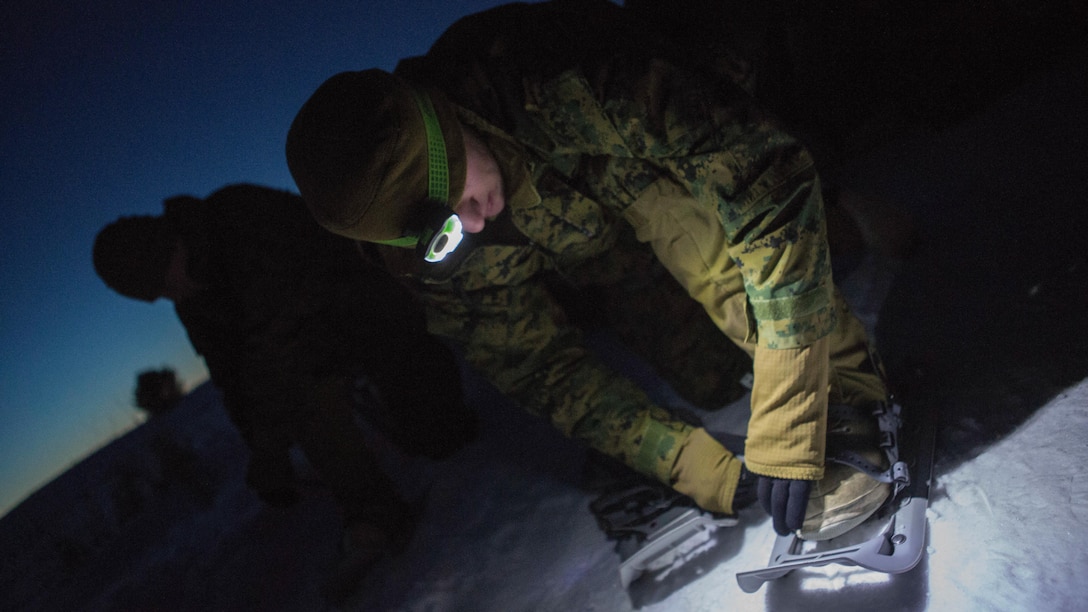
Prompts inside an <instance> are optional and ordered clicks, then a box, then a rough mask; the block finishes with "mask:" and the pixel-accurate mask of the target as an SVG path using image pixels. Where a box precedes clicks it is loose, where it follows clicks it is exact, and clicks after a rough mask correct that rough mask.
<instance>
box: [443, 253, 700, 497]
mask: <svg viewBox="0 0 1088 612" xmlns="http://www.w3.org/2000/svg"><path fill="white" fill-rule="evenodd" d="M488 255H489V249H488V248H483V249H480V250H479V251H478V252H476V253H473V257H476V256H481V257H486V256H488ZM423 298H424V301H425V304H426V307H427V315H428V324H429V327H430V330H431V332H432V333H435V334H438V335H440V336H444V337H447V338H450V339H452V340H453V341H455V342H456V343H458V344H460V345H461V346H463V347H464V351H465V358H466V360H467V361H468V362H469V363H470V364H471V365H472V366H473V367H474V368H476V369H477V370H478V371H479V372H480V373H481V374H483V375H484V376H485V377H486V378H488V379H489V380H490V381H491V382H492V383H493V384H495V385H496V387H497V388H498V389H499V391H501V392H502V393H503V394H504V395H506V396H507V397H509V398H511V399H512V400H513V401H514V402H515V403H517V404H519V405H520V406H521V407H523V408H524V409H526V410H527V411H529V412H530V413H533V414H536V415H539V416H542V417H544V418H547V419H548V420H550V421H551V423H552V424H553V425H554V426H555V427H556V428H557V429H559V430H560V431H561V432H562V433H563V434H564V435H566V436H568V437H572V438H575V439H578V440H581V441H583V442H585V443H587V444H588V445H589V446H591V447H592V448H595V449H597V450H599V451H601V452H603V453H604V454H606V455H609V456H612V457H615V458H617V459H619V460H621V461H623V462H624V463H626V464H627V465H629V466H631V467H632V468H634V469H636V470H638V471H640V472H642V473H644V474H647V475H649V476H652V477H655V478H657V479H659V480H660V481H662V482H665V483H669V480H670V472H671V469H672V466H673V464H674V463H675V460H676V455H677V453H678V451H679V450H680V443H681V442H682V441H683V440H685V439H686V438H687V436H688V434H689V433H690V431H691V427H690V426H689V425H687V424H684V423H682V422H680V421H676V420H674V419H672V417H671V416H670V415H669V414H668V413H667V412H666V411H665V410H663V409H661V408H660V407H658V406H655V405H654V404H653V402H651V400H650V399H649V398H648V397H647V396H646V395H645V393H643V392H642V391H641V390H640V389H639V388H638V387H637V386H636V385H635V384H634V383H633V382H631V381H630V380H628V379H626V378H624V377H622V376H620V375H618V374H617V373H615V372H614V371H612V370H610V369H609V368H607V367H606V366H605V365H604V364H603V363H601V362H600V361H599V360H598V359H597V358H596V357H595V356H593V355H591V354H590V353H589V352H588V351H587V350H586V348H585V347H584V345H583V342H582V336H581V333H580V331H579V330H578V329H576V328H574V327H573V326H571V325H568V324H567V323H566V321H565V317H564V315H563V313H562V312H561V310H560V309H559V307H558V305H557V304H556V302H555V301H554V299H553V298H552V296H551V295H550V294H549V293H548V291H547V290H546V288H545V287H544V286H543V285H542V284H541V283H538V282H534V281H532V280H529V281H525V282H521V283H517V284H509V285H490V286H484V287H478V288H475V289H471V290H466V289H465V288H464V287H463V286H462V287H457V286H456V284H455V283H444V284H441V285H429V286H427V287H426V289H425V291H424V294H423Z"/></svg>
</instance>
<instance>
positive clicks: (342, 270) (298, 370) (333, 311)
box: [94, 185, 476, 569]
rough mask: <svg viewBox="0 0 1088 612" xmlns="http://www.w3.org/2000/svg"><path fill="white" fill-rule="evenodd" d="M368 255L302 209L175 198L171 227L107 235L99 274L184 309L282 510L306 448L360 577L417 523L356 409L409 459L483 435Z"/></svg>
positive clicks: (416, 320) (121, 223)
mask: <svg viewBox="0 0 1088 612" xmlns="http://www.w3.org/2000/svg"><path fill="white" fill-rule="evenodd" d="M370 248H371V247H368V246H364V245H360V244H356V243H355V242H353V241H351V240H348V239H346V238H342V237H339V236H336V235H334V234H331V233H329V232H327V231H325V230H324V229H322V228H321V227H319V226H318V225H317V224H316V223H315V222H314V221H313V219H312V217H311V216H310V214H309V212H308V211H307V209H306V207H305V206H304V205H303V203H302V200H301V198H299V197H298V196H297V195H294V194H290V193H288V192H284V191H278V190H273V189H268V188H263V187H258V186H252V185H231V186H228V187H225V188H223V189H220V190H218V191H216V192H215V193H213V194H211V195H210V196H209V197H207V198H206V199H203V200H201V199H197V198H194V197H189V196H179V197H173V198H169V199H167V200H166V201H165V210H164V214H162V215H161V216H134V217H122V218H120V219H118V220H117V221H115V222H113V223H111V224H109V225H107V226H106V227H105V228H104V229H102V231H101V232H100V233H99V234H98V237H97V239H96V241H95V245H94V265H95V270H96V271H97V272H98V274H99V276H100V277H101V278H102V279H103V280H104V281H105V282H106V284H107V285H109V286H110V287H111V288H113V289H114V290H116V291H117V292H118V293H120V294H122V295H125V296H128V297H131V298H135V299H139V300H144V301H148V302H152V301H154V300H156V299H158V298H160V297H163V298H166V299H169V300H171V301H173V302H174V307H175V310H176V312H177V315H178V318H179V319H180V320H181V322H182V324H183V325H184V326H185V329H186V331H187V332H188V335H189V339H190V341H191V342H192V345H193V347H194V348H195V349H196V352H197V353H199V354H200V355H201V356H203V358H204V360H205V362H206V364H207V366H208V370H209V372H210V373H211V377H212V380H213V382H214V383H215V384H216V386H217V387H219V388H220V389H221V390H222V392H223V399H224V403H225V405H226V408H227V411H228V412H229V414H230V417H231V419H232V421H233V422H234V424H235V425H236V426H237V428H238V430H239V431H240V432H241V434H242V437H243V438H244V440H245V442H246V444H247V445H248V447H249V450H250V461H249V465H248V468H247V475H246V482H247V483H248V484H249V486H250V487H252V488H253V489H254V490H255V491H256V492H257V493H258V495H260V497H261V499H262V500H264V501H265V502H267V503H268V504H270V505H273V506H283V505H289V504H291V503H293V502H294V501H295V499H296V498H297V495H298V494H297V492H296V490H295V487H294V471H293V469H292V464H291V461H290V455H289V449H290V447H291V446H292V445H294V444H297V445H298V446H299V447H301V449H302V450H303V452H304V454H305V456H306V458H307V459H308V461H309V462H310V463H311V464H312V465H313V467H314V468H315V469H316V471H317V472H318V474H319V475H320V477H321V478H322V479H323V480H324V482H325V483H326V484H327V485H328V486H329V488H330V489H331V490H332V493H333V495H334V496H335V498H336V500H337V502H338V504H339V506H340V508H341V510H342V513H343V521H344V526H345V544H346V545H347V546H348V548H349V552H350V553H351V554H349V555H348V560H349V561H350V563H351V564H353V565H354V566H356V569H358V568H360V567H362V566H365V565H366V564H368V563H369V562H370V561H372V560H374V559H375V558H377V557H379V556H380V555H382V554H383V553H387V552H390V551H396V550H397V549H398V548H399V547H401V546H402V545H403V544H404V543H405V542H406V539H407V536H408V535H409V534H410V533H411V524H410V517H409V514H410V513H409V511H408V508H406V506H405V502H404V500H402V499H401V497H400V496H399V495H398V494H397V492H396V490H395V489H394V486H393V483H392V482H391V480H390V479H389V478H388V477H387V475H385V474H384V473H383V472H382V471H381V470H380V469H379V467H378V465H377V463H376V460H375V457H374V456H373V455H372V453H371V452H370V451H369V450H368V449H367V445H366V443H365V440H364V433H363V431H362V429H360V427H359V426H358V425H357V424H356V422H355V421H354V416H355V415H354V414H353V406H354V404H355V402H353V394H354V395H357V394H359V393H362V394H363V395H368V393H369V392H368V389H376V393H374V394H372V395H370V396H369V397H368V400H367V401H366V402H364V403H365V404H367V405H369V407H370V414H369V416H370V417H371V418H373V419H374V421H375V422H376V423H378V424H380V427H381V429H382V430H383V431H384V432H385V433H386V434H387V435H388V436H389V437H390V438H392V439H393V441H394V442H396V443H397V444H398V445H399V446H400V447H401V448H402V449H404V450H405V451H407V452H410V453H413V454H425V455H428V456H431V457H436V458H439V457H445V456H447V455H450V454H451V453H453V452H454V451H456V450H457V449H458V448H460V447H461V446H462V445H463V444H465V443H466V441H468V440H470V439H471V438H472V437H473V436H474V435H475V427H476V421H475V416H474V414H472V413H470V412H469V411H468V410H467V409H466V407H465V406H464V404H463V399H462V394H461V380H460V371H459V368H458V366H457V363H456V362H455V359H454V356H453V354H452V352H451V351H450V350H449V348H448V347H446V346H445V345H444V344H443V343H442V342H440V341H438V340H437V339H436V338H434V337H433V336H431V335H429V334H428V333H427V332H426V327H425V322H424V319H423V312H422V309H421V308H420V307H419V306H418V305H417V304H416V303H415V301H414V300H413V298H412V296H411V295H410V294H409V293H408V292H407V291H406V290H405V289H404V288H403V287H402V286H401V285H400V284H398V282H397V281H395V280H394V279H393V278H392V277H391V276H390V275H389V274H388V273H387V272H386V271H385V270H384V269H382V268H381V267H379V266H375V265H373V264H372V263H371V261H370V260H369V249H370Z"/></svg>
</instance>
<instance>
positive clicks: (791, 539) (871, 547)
mask: <svg viewBox="0 0 1088 612" xmlns="http://www.w3.org/2000/svg"><path fill="white" fill-rule="evenodd" d="M876 416H877V418H878V421H879V422H880V426H881V429H882V431H885V439H886V440H891V441H892V444H891V445H890V446H888V447H887V448H885V452H886V454H887V455H888V458H889V460H890V463H891V465H892V467H891V468H890V469H889V470H888V471H887V472H886V473H885V474H884V475H883V476H884V477H887V478H890V479H891V480H890V482H892V483H893V485H894V486H895V489H894V493H893V495H892V496H891V497H890V498H889V499H888V501H887V502H886V503H885V504H884V506H882V507H881V508H880V509H879V510H878V511H877V512H876V513H875V514H874V515H873V516H872V517H870V518H869V519H868V520H867V521H866V522H865V523H863V524H862V525H859V526H858V527H856V528H854V529H853V530H851V531H850V532H847V533H846V534H844V535H842V536H840V537H838V538H834V539H831V540H826V541H823V542H806V541H805V540H802V539H801V538H800V537H798V536H796V535H793V534H790V535H785V536H778V537H777V539H776V541H775V544H774V548H773V549H772V551H771V557H770V561H769V562H768V564H767V567H764V568H760V569H756V570H751V571H746V572H739V573H737V583H738V584H739V585H740V588H741V589H742V590H744V591H745V592H747V593H754V592H755V591H757V590H759V588H760V587H761V586H763V583H764V582H767V581H768V580H775V579H777V578H781V577H782V576H785V575H786V574H789V573H790V572H792V571H794V570H797V569H802V568H806V567H818V566H824V565H830V564H839V565H848V566H858V567H862V568H865V569H868V570H872V571H875V572H882V573H886V574H901V573H905V572H908V571H910V570H911V569H913V568H914V567H915V566H916V565H917V564H918V562H919V561H921V559H922V554H923V553H924V550H925V539H926V508H927V507H928V505H929V485H930V479H931V477H932V469H933V449H934V435H935V428H934V426H933V423H932V420H931V419H930V418H929V417H928V416H927V415H924V414H922V413H920V412H919V414H917V415H916V417H915V418H914V419H913V420H911V419H907V423H906V425H907V426H906V427H902V428H901V427H900V423H901V422H902V421H901V419H900V408H899V406H898V405H895V404H889V405H888V406H887V407H886V408H884V409H883V411H882V412H881V413H880V414H877V415H876ZM901 451H906V452H905V453H903V456H900V455H901Z"/></svg>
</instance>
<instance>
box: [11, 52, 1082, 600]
mask: <svg viewBox="0 0 1088 612" xmlns="http://www.w3.org/2000/svg"><path fill="white" fill-rule="evenodd" d="M1085 85H1086V80H1085V75H1084V74H1083V72H1060V71H1059V72H1051V73H1047V74H1044V75H1041V76H1039V77H1037V78H1035V79H1033V80H1031V81H1030V82H1028V83H1026V84H1025V85H1024V86H1023V87H1021V88H1019V89H1018V90H1016V91H1015V92H1013V93H1012V94H1010V95H1008V96H1007V97H1005V98H1004V99H1002V100H1000V102H999V103H998V104H996V105H994V106H992V107H990V108H989V109H988V110H987V111H986V112H984V113H981V114H979V115H976V116H975V117H973V118H971V119H969V120H968V121H966V122H964V123H963V124H961V125H959V126H956V127H954V128H952V129H949V130H946V131H944V132H940V133H926V134H916V135H913V136H912V137H910V138H906V139H903V140H899V141H896V142H893V143H890V144H889V145H887V146H886V147H884V148H882V149H881V150H879V151H876V152H875V153H874V154H872V155H871V156H868V157H867V158H865V159H863V160H859V161H858V163H857V165H856V167H855V168H854V169H853V170H854V174H853V177H854V179H853V180H855V181H856V184H857V185H859V186H864V187H866V188H868V189H870V190H872V191H873V192H876V193H880V194H882V195H884V196H886V197H889V198H892V199H895V200H896V201H899V202H902V203H903V205H904V206H907V207H908V208H909V209H910V211H911V212H912V214H913V215H914V216H915V219H916V220H917V221H918V222H919V226H920V230H921V233H922V235H923V237H924V238H925V240H924V241H923V242H922V244H921V245H920V247H919V250H918V252H917V253H915V254H914V256H912V257H911V258H909V259H907V260H904V261H899V262H890V261H886V260H882V259H881V258H879V257H876V256H870V257H868V258H866V259H865V260H862V261H860V262H857V265H855V266H853V268H852V270H851V272H850V274H849V275H848V276H845V277H844V278H841V279H840V280H841V281H842V282H841V284H842V286H843V288H844V292H845V293H846V295H847V297H848V299H850V300H851V303H852V304H853V305H854V307H855V309H857V310H858V311H859V314H860V315H861V316H862V319H863V320H864V321H865V322H866V323H867V324H868V325H869V326H870V327H871V328H872V329H873V331H874V333H875V334H876V337H877V338H878V340H879V342H880V346H881V350H882V352H883V353H884V357H885V359H886V360H887V362H888V365H889V368H891V369H892V371H893V372H896V373H898V374H899V375H900V378H901V380H902V382H903V386H904V388H903V392H904V395H905V397H908V398H910V401H912V402H916V403H917V404H921V403H926V404H928V405H930V406H932V407H933V408H934V409H936V410H937V411H938V414H939V415H940V420H941V429H940V433H939V438H938V449H937V457H938V461H937V466H936V477H935V480H934V482H933V488H932V499H931V503H930V510H929V512H928V516H929V528H930V532H929V539H928V546H927V550H926V553H927V554H926V555H925V557H924V558H923V560H922V562H921V563H920V564H919V566H918V567H916V568H915V569H914V570H912V571H911V572H908V573H906V574H902V575H897V576H887V575H883V574H876V573H873V572H868V571H865V570H861V569H858V568H852V567H842V566H827V567H823V568H816V569H812V570H805V571H798V572H794V573H793V574H791V575H789V576H786V577H784V578H782V579H779V580H777V581H774V582H771V583H768V584H766V585H764V586H763V587H762V588H761V589H760V590H759V591H757V592H756V593H752V594H748V593H744V592H743V591H741V590H740V589H739V587H738V586H737V583H736V579H735V574H736V573H737V572H738V571H744V570H748V569H754V568H758V567H761V566H763V565H765V564H766V561H767V557H768V555H769V552H770V549H771V545H772V541H773V534H772V532H771V529H770V527H769V525H768V521H767V518H766V517H765V516H764V515H763V514H762V512H761V511H759V510H756V509H751V508H750V509H747V510H745V511H743V512H742V513H741V520H740V523H739V524H738V525H737V526H736V527H732V528H725V529H721V530H718V531H717V532H715V533H714V535H713V537H714V539H715V540H716V542H715V543H714V545H713V546H712V547H710V548H709V550H707V551H705V552H704V553H703V554H701V555H699V556H696V557H694V558H692V559H691V560H689V561H688V562H687V563H685V564H683V565H682V566H681V567H679V568H677V569H676V570H674V571H672V572H671V573H668V574H667V575H666V576H664V577H658V578H660V579H655V577H654V576H647V577H645V578H644V579H643V580H640V581H638V582H636V583H634V584H633V585H631V586H630V587H629V588H628V589H624V588H622V586H621V585H620V579H619V572H618V564H619V558H618V556H617V555H616V552H615V551H614V547H613V543H612V542H610V541H609V540H607V539H606V537H605V536H604V534H603V533H602V532H601V530H600V529H599V528H598V527H597V525H596V523H595V520H594V519H593V517H592V516H591V515H590V513H589V511H588V509H587V506H588V504H589V502H590V500H591V499H592V497H593V493H592V491H591V490H590V488H589V487H588V486H587V485H586V482H587V479H588V478H589V477H590V476H592V475H593V474H594V471H593V466H594V463H593V462H592V461H588V460H587V458H588V454H587V453H586V452H585V451H584V450H583V449H582V448H580V447H579V446H578V445H576V444H574V443H572V442H570V441H568V440H565V439H563V438H562V437H561V436H560V435H559V434H558V433H556V432H555V431H553V430H552V429H551V428H550V427H548V426H547V425H546V424H544V423H542V422H540V421H538V420H535V419H533V418H531V417H529V416H527V415H525V414H523V413H521V412H519V411H517V410H516V409H512V408H511V407H510V406H509V405H507V404H506V402H504V401H503V400H502V398H501V397H499V396H498V395H497V394H496V393H495V392H494V391H493V390H492V389H490V387H488V386H487V385H486V384H484V383H482V382H481V381H480V380H479V379H477V378H475V377H472V376H471V375H469V374H467V373H466V380H467V382H468V386H467V392H468V394H469V401H470V402H471V403H472V404H473V405H475V406H477V407H478V408H479V410H480V413H481V418H482V420H483V424H484V427H483V430H482V432H481V435H480V438H479V439H478V440H476V441H475V442H474V443H473V444H472V445H470V446H469V447H467V448H465V449H463V450H462V451H460V452H459V453H458V454H457V455H456V456H454V457H453V458H452V459H450V460H447V461H444V462H437V463H436V462H431V461H427V460H424V459H416V458H410V457H405V456H403V455H401V454H399V452H398V451H397V450H396V449H394V448H392V447H391V446H390V445H388V444H387V443H386V442H385V441H384V440H383V439H382V438H381V436H379V435H378V434H375V433H373V432H372V434H371V441H372V443H373V445H374V446H375V448H377V449H378V450H379V452H380V456H381V458H382V461H383V463H384V464H385V465H386V466H387V468H388V469H389V471H390V473H391V474H393V475H394V477H395V479H396V481H397V483H398V485H399V486H400V487H401V489H402V491H403V493H404V494H405V496H406V497H407V498H409V499H411V500H413V501H414V503H416V504H417V505H418V509H419V512H420V515H419V521H418V525H417V528H416V531H415V534H414V537H413V538H412V540H411V542H410V544H409V546H408V548H407V550H406V551H405V552H404V553H403V554H402V555H400V556H398V557H395V558H392V559H388V560H386V561H384V562H383V563H382V564H380V565H379V566H378V567H376V568H375V569H374V571H372V572H371V573H370V574H369V575H368V577H367V578H366V580H365V581H364V583H363V585H362V587H361V589H360V591H359V593H358V594H357V595H356V596H355V597H354V598H353V599H352V600H350V601H349V602H348V604H347V605H346V606H345V609H350V610H398V611H405V612H417V611H418V612H424V611H461V610H466V611H467V610H472V611H503V612H508V611H520V610H534V611H551V610H554V611H557V612H558V611H563V612H567V611H571V610H586V611H591V610H595V611H602V612H620V611H626V610H646V611H665V610H668V611H710V610H723V609H728V610H738V611H746V610H775V611H781V610H800V609H804V610H813V609H814V610H873V609H880V610H934V611H937V610H942V611H943V610H1003V611H1017V610H1075V609H1084V607H1085V605H1084V603H1083V601H1082V595H1083V594H1084V593H1085V587H1084V585H1085V584H1088V552H1086V550H1088V547H1085V546H1084V545H1085V544H1086V541H1085V538H1084V535H1083V534H1084V533H1085V528H1086V526H1088V484H1086V481H1088V473H1086V472H1088V468H1086V467H1085V466H1088V378H1086V377H1088V348H1086V346H1085V343H1084V338H1085V337H1088V336H1086V332H1088V316H1086V314H1085V307H1086V306H1088V280H1086V276H1088V275H1086V262H1088V260H1086V256H1085V255H1084V254H1083V251H1082V246H1081V244H1080V242H1081V241H1082V240H1083V236H1084V230H1085V225H1084V223H1085V222H1084V220H1083V215H1082V214H1078V212H1077V211H1078V210H1079V209H1082V208H1083V202H1084V199H1083V198H1084V196H1083V194H1084V193H1086V189H1085V188H1086V187H1088V176H1086V174H1088V173H1085V172H1084V171H1083V168H1082V164H1083V162H1084V159H1085V157H1084V150H1085V147H1084V145H1085V142H1088V138H1086V129H1085V128H1086V124H1088V122H1086V121H1085V118H1086V116H1085V113H1086V111H1085V110H1084V109H1083V108H1080V107H1079V106H1077V107H1071V106H1070V104H1069V102H1070V101H1075V100H1083V99H1085V95H1084V94H1085ZM593 341H594V346H595V347H597V348H599V349H600V351H601V353H602V354H603V355H604V356H605V357H606V358H608V359H612V360H614V362H615V363H616V364H617V365H618V366H619V367H623V368H624V369H626V370H628V371H629V372H630V373H631V374H632V375H633V376H635V377H636V378H638V379H639V380H643V381H645V382H646V383H647V385H648V386H649V388H650V390H651V392H652V393H653V394H655V396H656V397H657V398H658V399H659V400H660V401H661V402H663V403H666V404H668V405H672V406H679V405H681V402H680V400H679V399H678V398H677V397H676V396H675V394H673V393H672V392H671V390H669V389H668V388H667V387H664V386H662V385H660V384H659V383H656V382H654V379H653V378H652V376H651V374H650V373H648V372H647V371H646V369H645V367H644V366H642V365H641V363H640V362H638V361H637V360H632V359H631V358H630V357H629V356H627V355H624V354H622V353H621V352H619V351H618V350H617V348H616V347H615V345H614V344H612V343H611V342H610V340H609V338H608V337H604V336H596V337H594V338H593ZM908 408H909V405H908ZM222 412H223V411H222V410H221V409H220V405H219V397H218V394H217V392H216V390H215V389H214V388H211V387H210V386H204V387H201V388H199V389H197V390H196V391H194V392H193V393H192V394H190V396H189V397H187V398H186V400H185V402H184V404H183V405H182V407H180V408H179V409H178V410H177V411H175V412H174V413H172V414H171V415H169V416H167V417H165V418H163V419H156V420H153V421H152V422H150V423H149V424H147V425H145V426H143V427H140V428H138V429H137V430H135V431H133V432H132V433H130V434H129V435H127V436H125V437H124V438H122V439H120V440H118V441H117V442H115V443H114V444H112V445H110V446H109V447H107V448H106V449H104V450H103V451H101V452H100V453H98V454H96V455H94V456H92V457H91V458H89V459H88V460H87V461H85V462H84V463H83V464H80V465H78V466H75V467H74V468H73V469H72V470H70V471H69V472H68V473H67V474H65V475H63V476H61V477H60V478H58V480H56V481H55V482H54V483H52V484H50V485H49V486H47V487H46V488H44V489H43V490H42V491H40V492H38V493H37V494H35V495H34V496H31V498H30V499H28V500H27V502H25V503H24V504H22V505H21V506H20V507H18V508H16V509H15V510H13V511H12V512H11V513H9V514H8V515H7V516H5V517H3V519H0V550H3V551H4V554H3V555H0V609H12V610H14V609H41V610H54V609H64V610H75V609H85V610H131V609H172V610H189V609H191V610H212V609H278V610H316V609H322V608H324V607H325V604H324V603H323V602H322V599H321V597H320V588H321V584H322V580H323V577H324V576H325V575H326V574H327V572H328V570H329V568H330V567H331V566H332V564H333V563H334V561H335V559H336V550H337V538H338V531H337V527H338V519H337V517H336V513H335V510H334V508H333V506H332V504H331V502H330V499H329V496H328V493H327V491H325V490H324V489H323V488H322V487H321V486H320V484H319V483H316V482H312V480H311V481H308V483H309V484H308V485H307V487H306V489H305V495H304V498H303V501H302V502H301V503H300V504H299V505H297V506H296V507H294V508H291V509H289V510H274V509H269V508H265V507H263V506H261V505H260V503H259V502H258V501H257V500H256V498H255V496H253V495H252V494H251V493H250V492H249V491H247V490H246V489H245V487H244V484H243V482H242V470H243V466H244V450H243V449H242V447H241V444H240V441H239V439H238V438H237V435H236V434H235V433H234V432H233V430H232V429H231V428H230V425H229V423H228V422H227V420H226V418H225V416H224V415H223V414H222ZM699 414H700V415H701V416H702V417H703V418H705V419H706V420H707V422H708V423H709V424H712V425H713V428H716V429H719V430H727V431H734V432H742V431H743V427H744V422H745V419H746V418H747V414H746V407H745V404H744V402H743V401H740V402H738V403H736V404H733V405H730V406H727V407H724V408H722V409H720V410H718V411H714V412H701V411H700V412H699ZM309 478H311V479H312V476H309Z"/></svg>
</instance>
